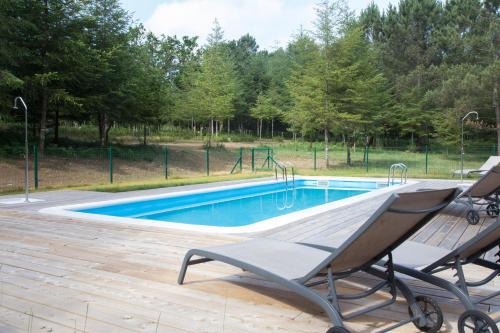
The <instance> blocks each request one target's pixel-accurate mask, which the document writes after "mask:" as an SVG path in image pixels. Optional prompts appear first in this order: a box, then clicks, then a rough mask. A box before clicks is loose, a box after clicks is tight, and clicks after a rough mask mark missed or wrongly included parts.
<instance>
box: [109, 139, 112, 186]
mask: <svg viewBox="0 0 500 333" xmlns="http://www.w3.org/2000/svg"><path fill="white" fill-rule="evenodd" d="M108 162H109V182H110V183H111V184H113V148H112V147H111V146H109V147H108Z"/></svg>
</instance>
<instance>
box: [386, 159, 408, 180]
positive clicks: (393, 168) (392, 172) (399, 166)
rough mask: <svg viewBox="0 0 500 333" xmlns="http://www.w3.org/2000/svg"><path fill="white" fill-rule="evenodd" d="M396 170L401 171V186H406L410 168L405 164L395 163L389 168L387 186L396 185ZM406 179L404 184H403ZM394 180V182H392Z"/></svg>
mask: <svg viewBox="0 0 500 333" xmlns="http://www.w3.org/2000/svg"><path fill="white" fill-rule="evenodd" d="M396 169H398V170H401V181H400V184H406V183H407V181H408V167H407V166H406V164H404V163H394V164H393V165H391V167H390V168H389V174H388V175H387V185H388V186H389V185H391V184H394V178H395V172H396ZM403 178H404V183H403ZM391 180H392V182H391Z"/></svg>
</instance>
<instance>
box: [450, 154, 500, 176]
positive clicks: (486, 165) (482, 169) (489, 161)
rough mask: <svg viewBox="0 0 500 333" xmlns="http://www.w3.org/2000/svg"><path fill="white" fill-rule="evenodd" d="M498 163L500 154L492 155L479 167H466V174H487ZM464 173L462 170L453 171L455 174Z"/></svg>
mask: <svg viewBox="0 0 500 333" xmlns="http://www.w3.org/2000/svg"><path fill="white" fill-rule="evenodd" d="M498 163H500V156H490V157H489V158H488V159H487V160H486V162H484V164H483V165H481V167H480V168H479V169H464V176H465V177H469V176H470V175H472V174H474V173H478V174H479V175H481V176H482V175H484V174H486V173H487V172H488V171H489V170H491V168H493V167H494V166H496V165H497V164H498ZM461 173H462V170H455V171H453V176H460V174H461Z"/></svg>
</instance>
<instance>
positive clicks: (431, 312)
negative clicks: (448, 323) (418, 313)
mask: <svg viewBox="0 0 500 333" xmlns="http://www.w3.org/2000/svg"><path fill="white" fill-rule="evenodd" d="M415 302H416V303H417V304H418V306H419V307H420V309H421V310H422V312H423V313H424V316H425V325H424V326H422V325H420V320H419V318H417V319H415V320H413V324H414V325H415V326H416V327H417V328H418V329H419V330H421V331H422V332H431V333H434V332H437V331H439V329H440V328H441V326H443V312H442V311H441V308H440V307H439V304H438V303H437V302H436V301H435V300H434V299H432V298H430V297H427V296H417V297H415ZM408 313H409V314H410V317H414V314H413V311H411V308H410V307H408Z"/></svg>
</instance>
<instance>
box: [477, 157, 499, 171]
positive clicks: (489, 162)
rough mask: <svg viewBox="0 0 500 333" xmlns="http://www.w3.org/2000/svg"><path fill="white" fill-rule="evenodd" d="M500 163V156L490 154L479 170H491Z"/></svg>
mask: <svg viewBox="0 0 500 333" xmlns="http://www.w3.org/2000/svg"><path fill="white" fill-rule="evenodd" d="M498 163H500V156H490V157H489V158H488V159H487V160H486V162H484V164H483V165H481V168H479V170H483V171H486V170H490V169H491V168H493V167H494V166H496V165H497V164H498Z"/></svg>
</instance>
